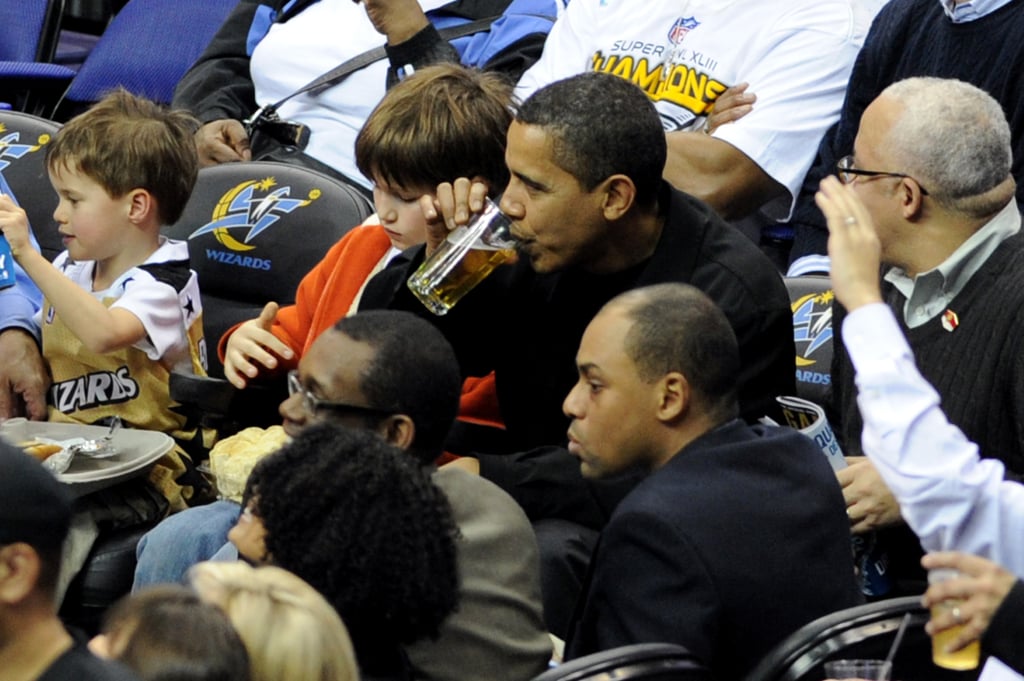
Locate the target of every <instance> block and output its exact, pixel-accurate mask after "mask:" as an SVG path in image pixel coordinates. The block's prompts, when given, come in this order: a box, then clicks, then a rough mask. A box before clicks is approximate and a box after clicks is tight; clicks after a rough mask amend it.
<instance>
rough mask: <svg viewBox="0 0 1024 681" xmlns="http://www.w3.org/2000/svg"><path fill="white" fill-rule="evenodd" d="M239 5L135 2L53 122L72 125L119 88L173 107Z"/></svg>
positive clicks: (226, 0)
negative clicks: (189, 75) (183, 84)
mask: <svg viewBox="0 0 1024 681" xmlns="http://www.w3.org/2000/svg"><path fill="white" fill-rule="evenodd" d="M237 4H238V0H203V2H193V3H181V2H180V1H179V0H129V2H128V3H127V4H126V5H125V6H124V7H123V8H122V9H121V10H120V11H119V12H118V13H117V14H115V15H114V18H113V19H112V20H111V21H110V24H109V25H108V26H107V28H106V30H104V31H103V35H101V36H100V39H99V41H97V43H96V45H95V46H94V47H93V48H92V51H91V52H90V53H89V56H88V57H86V58H85V61H84V62H83V63H82V66H81V68H80V69H79V70H78V73H77V74H76V75H75V77H74V79H73V80H72V81H71V84H70V85H69V86H68V89H67V92H65V93H64V96H63V98H62V99H61V101H60V102H59V103H58V105H57V107H56V109H55V110H54V112H53V116H52V117H53V118H54V119H55V120H58V121H66V120H67V119H68V118H70V117H71V116H73V115H75V114H76V113H79V112H80V111H82V110H83V109H85V108H87V107H88V105H89V104H91V103H93V102H96V101H98V100H99V99H101V98H102V97H103V95H105V94H106V93H107V92H109V91H110V90H113V89H115V88H117V87H123V88H125V89H126V90H128V91H129V92H131V93H133V94H136V95H142V96H145V97H148V98H150V99H153V100H155V101H157V102H160V103H164V104H167V103H170V101H171V98H172V96H173V95H174V88H175V86H176V85H177V84H178V81H179V80H180V79H181V77H182V76H183V75H184V74H185V71H187V70H188V68H189V67H190V66H191V65H192V63H193V62H195V60H196V59H197V58H198V57H199V55H200V54H202V52H203V50H204V49H205V48H206V45H207V43H209V42H210V39H211V38H213V35H214V33H216V32H217V29H219V28H220V25H221V24H222V23H223V22H224V19H226V18H227V15H228V13H229V12H230V11H231V10H232V9H233V8H234V7H235V5H237Z"/></svg>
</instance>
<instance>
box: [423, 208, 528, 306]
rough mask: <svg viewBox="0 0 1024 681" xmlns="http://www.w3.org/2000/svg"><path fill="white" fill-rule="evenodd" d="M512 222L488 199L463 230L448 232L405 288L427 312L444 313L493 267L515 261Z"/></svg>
mask: <svg viewBox="0 0 1024 681" xmlns="http://www.w3.org/2000/svg"><path fill="white" fill-rule="evenodd" d="M511 224H512V221H511V220H510V219H509V218H508V216H506V215H505V214H504V213H502V212H501V211H500V210H498V206H497V204H495V203H494V202H493V201H491V200H490V199H485V200H484V209H483V211H482V212H481V213H478V214H477V215H475V216H473V218H472V219H471V220H470V221H469V224H467V225H466V226H464V227H457V228H456V229H453V230H452V231H451V232H449V233H448V238H447V239H445V242H444V243H443V244H441V246H440V247H439V248H438V249H437V250H436V251H434V252H433V253H432V254H431V255H430V256H429V257H428V258H427V259H426V260H424V261H423V264H422V265H420V266H419V269H417V270H416V271H415V272H414V273H413V275H412V276H411V277H409V281H408V282H407V283H408V286H409V289H410V290H411V291H412V292H413V293H414V294H415V295H416V297H417V298H419V299H420V302H422V303H423V304H424V305H425V306H426V307H427V309H428V310H430V311H431V312H433V313H434V314H436V315H443V314H446V313H447V312H448V311H449V310H450V309H452V307H454V306H455V303H457V302H459V300H461V299H462V297H463V296H464V295H466V293H468V292H469V291H470V290H471V289H472V288H473V287H474V286H476V285H477V284H479V283H480V282H481V281H483V279H484V278H485V277H486V276H487V275H488V274H490V273H491V272H492V271H493V270H494V268H495V267H497V266H498V265H501V264H504V263H506V262H514V261H515V258H516V251H515V247H516V240H515V239H514V238H513V237H512V234H511V231H510V227H511Z"/></svg>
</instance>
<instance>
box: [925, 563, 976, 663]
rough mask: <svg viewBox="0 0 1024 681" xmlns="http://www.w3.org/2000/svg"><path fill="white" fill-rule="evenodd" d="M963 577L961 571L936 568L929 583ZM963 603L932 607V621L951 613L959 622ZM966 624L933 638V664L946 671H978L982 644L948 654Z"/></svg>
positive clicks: (974, 643) (949, 603)
mask: <svg viewBox="0 0 1024 681" xmlns="http://www.w3.org/2000/svg"><path fill="white" fill-rule="evenodd" d="M960 576H961V573H960V571H959V570H954V569H953V568H936V569H934V570H929V571H928V583H929V584H939V583H941V582H945V581H948V580H950V579H956V578H958V577H960ZM961 605H962V601H958V600H954V599H949V600H945V601H942V602H941V603H938V604H936V605H933V606H932V619H935V617H937V616H938V615H940V614H942V613H946V612H951V613H953V615H954V618H955V619H957V620H959V619H960V618H959V612H960V606H961ZM964 624H965V623H959V624H957V625H956V626H952V627H949V628H948V629H943V630H942V631H939V632H936V633H935V635H933V636H932V662H934V663H935V664H936V665H937V666H939V667H943V668H945V669H956V670H965V669H976V668H977V667H978V664H979V662H980V661H981V643H980V642H978V641H974V642H973V643H970V644H968V645H967V646H966V647H964V648H961V649H960V650H957V651H955V652H952V653H950V652H946V646H947V645H949V644H950V643H952V642H953V640H954V639H956V638H957V637H958V636H959V635H960V632H961V631H962V630H963V628H964Z"/></svg>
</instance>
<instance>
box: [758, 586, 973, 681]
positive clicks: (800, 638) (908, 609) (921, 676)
mask: <svg viewBox="0 0 1024 681" xmlns="http://www.w3.org/2000/svg"><path fill="white" fill-rule="evenodd" d="M779 607H785V604H784V603H780V604H779ZM904 616H909V617H910V620H909V622H908V626H907V629H906V633H905V634H904V637H903V640H902V642H901V643H900V646H899V648H898V650H897V652H896V656H895V658H894V659H893V673H892V678H893V679H899V680H900V681H958V680H959V681H972V680H973V679H976V678H977V676H978V673H979V670H974V671H969V672H954V671H950V670H947V669H942V668H940V667H936V666H935V665H934V664H932V661H931V638H930V637H929V636H928V634H927V633H926V632H925V630H924V625H925V623H926V622H927V621H928V611H927V610H925V609H924V608H923V607H921V597H920V596H907V597H903V598H893V599H889V600H884V601H877V602H875V603H869V604H867V605H858V606H855V607H852V608H847V609H845V610H840V611H839V612H834V613H832V614H831V615H826V616H824V617H821V618H819V619H816V620H814V621H813V622H810V623H808V624H806V625H804V626H803V627H801V628H800V629H798V630H797V631H795V632H794V633H792V634H791V635H789V636H788V637H787V638H786V639H785V640H783V641H782V642H781V643H779V645H777V646H776V647H775V648H774V649H773V650H772V651H771V652H769V653H768V655H766V656H765V657H764V659H762V660H761V662H760V663H758V665H757V666H756V667H755V668H754V669H753V670H752V671H751V672H750V674H748V675H747V677H746V679H745V681H820V680H821V679H823V678H825V671H824V665H825V662H826V661H828V660H839V659H884V658H885V657H886V655H887V654H888V652H889V649H890V647H891V646H892V643H893V640H894V638H895V636H896V632H897V631H898V630H899V627H900V623H901V622H902V620H903V618H904ZM765 626H771V623H770V622H765Z"/></svg>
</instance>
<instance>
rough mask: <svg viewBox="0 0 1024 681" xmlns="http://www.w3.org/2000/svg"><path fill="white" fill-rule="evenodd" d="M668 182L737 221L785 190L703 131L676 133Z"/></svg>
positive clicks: (667, 166) (668, 164) (670, 146)
mask: <svg viewBox="0 0 1024 681" xmlns="http://www.w3.org/2000/svg"><path fill="white" fill-rule="evenodd" d="M666 137H667V140H668V159H667V161H666V162H665V172H664V176H665V179H666V180H668V182H669V183H671V184H672V185H673V186H674V187H676V188H677V189H680V190H681V191H684V192H686V193H687V194H690V195H692V196H696V197H697V198H698V199H701V200H702V201H704V202H705V203H707V204H708V205H710V206H711V207H712V208H714V209H715V211H716V212H717V213H718V214H719V215H721V216H722V217H724V218H726V219H727V220H735V219H739V218H742V217H745V216H746V215H749V214H750V213H752V212H754V211H755V210H757V209H758V208H760V207H761V206H762V205H764V203H766V202H767V201H769V200H770V199H772V198H774V197H776V196H779V195H781V194H782V193H784V192H785V191H786V190H785V188H784V187H783V186H782V185H780V184H779V183H778V182H776V181H775V180H774V179H772V178H771V177H770V176H769V175H768V174H767V173H765V172H764V171H763V170H762V169H761V168H760V166H758V165H757V164H756V163H754V161H752V160H751V159H750V158H749V157H748V156H747V155H745V154H744V153H743V152H741V151H740V150H739V149H737V148H736V147H734V146H732V145H731V144H729V143H728V142H723V141H722V140H719V139H715V138H714V137H711V136H710V135H705V134H703V133H699V132H672V133H668V135H666Z"/></svg>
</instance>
